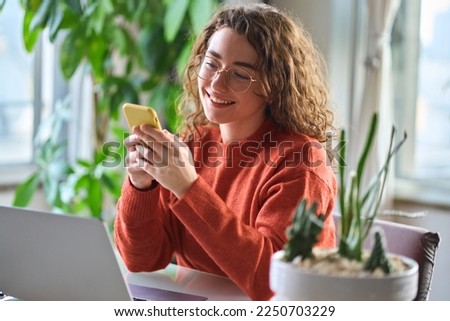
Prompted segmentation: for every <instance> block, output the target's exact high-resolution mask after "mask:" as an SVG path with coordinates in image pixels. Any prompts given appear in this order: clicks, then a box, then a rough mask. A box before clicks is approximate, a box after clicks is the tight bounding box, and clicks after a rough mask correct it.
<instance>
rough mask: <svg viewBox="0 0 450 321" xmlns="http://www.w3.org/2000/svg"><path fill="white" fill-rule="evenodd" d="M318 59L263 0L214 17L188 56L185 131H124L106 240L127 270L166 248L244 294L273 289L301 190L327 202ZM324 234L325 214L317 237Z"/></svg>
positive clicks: (327, 241) (329, 237) (323, 93)
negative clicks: (273, 267) (111, 239)
mask: <svg viewBox="0 0 450 321" xmlns="http://www.w3.org/2000/svg"><path fill="white" fill-rule="evenodd" d="M322 69H323V68H322V60H321V57H320V55H319V54H318V52H317V51H316V50H315V49H314V46H313V43H312V41H311V40H310V38H309V37H308V36H307V34H306V33H305V31H304V30H303V29H301V27H300V26H299V25H298V24H296V22H295V21H293V20H292V19H291V18H289V17H288V16H287V15H285V14H284V13H281V12H279V11H278V10H276V9H275V8H273V7H271V6H268V5H263V4H253V5H250V6H244V7H230V8H223V9H222V10H220V11H219V12H218V13H217V14H216V15H215V16H214V17H213V18H212V20H211V21H210V23H209V24H208V26H206V28H205V29H204V31H203V32H202V33H201V35H200V36H199V37H198V39H197V41H196V43H195V45H194V48H193V53H192V57H191V58H190V60H189V63H188V66H187V72H186V76H185V86H184V87H185V97H184V98H185V99H184V102H183V105H182V106H183V107H184V110H185V111H186V110H189V112H190V114H189V116H188V117H187V120H186V126H185V130H184V134H183V137H184V139H183V140H181V139H180V138H179V136H176V135H173V134H171V133H169V132H167V131H157V130H154V129H152V128H150V127H149V126H145V125H143V126H140V127H139V128H134V129H133V135H130V136H129V137H128V139H127V140H126V141H125V145H126V148H127V150H128V157H127V160H126V164H127V172H128V178H127V179H126V181H125V182H124V185H123V190H122V196H121V198H120V200H119V202H118V205H117V210H118V215H117V218H116V224H115V240H116V243H117V247H118V249H119V251H120V254H121V256H122V258H123V260H124V262H125V264H126V266H127V267H128V269H129V270H130V271H154V270H157V269H161V268H164V267H165V266H166V265H167V264H168V263H170V262H171V260H172V258H173V255H174V254H175V255H176V259H177V263H178V264H180V265H182V266H187V267H191V268H194V269H198V270H201V271H206V272H210V273H215V274H218V275H223V276H226V277H229V278H230V279H231V280H233V281H234V282H235V283H236V284H237V285H238V286H239V287H240V288H241V289H242V290H243V291H244V292H245V293H246V294H247V295H248V296H249V297H250V298H251V299H254V300H267V299H270V298H271V297H272V295H273V293H272V291H271V290H270V288H269V267H270V258H271V255H272V254H273V253H274V252H275V251H277V250H280V249H282V247H283V245H284V243H285V242H286V228H287V227H288V225H289V224H290V223H291V221H292V216H293V213H294V212H295V209H296V206H297V204H298V203H299V201H300V200H301V199H302V198H305V199H307V200H308V201H309V202H310V203H312V202H313V201H316V202H318V204H319V206H318V213H325V214H328V215H329V214H330V213H331V212H332V209H333V207H334V202H335V196H336V189H337V187H336V181H335V176H334V173H333V171H332V168H331V167H330V166H329V164H328V162H327V157H326V153H325V150H324V148H323V147H322V146H323V145H322V144H321V143H320V142H323V141H324V140H325V139H326V132H327V130H329V129H330V128H332V125H331V122H332V113H331V111H330V109H329V108H328V89H327V86H326V83H325V76H324V72H323V71H322ZM144 143H145V144H144ZM334 242H335V235H334V224H333V221H332V216H331V215H329V216H328V217H327V219H326V221H325V228H324V230H323V232H322V234H321V236H320V241H319V242H318V246H322V247H332V246H334V245H335V243H334Z"/></svg>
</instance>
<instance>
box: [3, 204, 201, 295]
mask: <svg viewBox="0 0 450 321" xmlns="http://www.w3.org/2000/svg"><path fill="white" fill-rule="evenodd" d="M113 246H114V245H113V243H112V240H111V237H110V234H109V232H108V228H107V226H106V224H105V223H104V222H102V221H100V220H97V219H92V218H83V217H78V216H70V215H66V214H56V213H49V212H44V211H36V210H31V209H24V208H16V207H7V206H0V292H3V295H4V296H8V297H15V298H18V299H19V300H33V301H35V300H38V301H47V300H50V301H57V300H63V301H89V300H94V301H106V300H113V301H124V300H125V301H129V300H164V301H178V300H186V301H195V300H206V299H207V298H206V297H204V296H199V295H193V294H189V293H182V292H176V291H169V290H164V289H158V288H152V287H147V286H141V285H138V284H128V283H127V281H126V277H125V275H124V273H123V271H122V269H121V265H120V263H119V261H118V259H117V257H116V253H115V251H114V248H113Z"/></svg>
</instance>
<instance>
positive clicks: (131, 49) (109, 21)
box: [14, 0, 219, 217]
mask: <svg viewBox="0 0 450 321" xmlns="http://www.w3.org/2000/svg"><path fill="white" fill-rule="evenodd" d="M218 3H219V0H206V1H204V0H164V1H152V0H143V1H141V0H127V1H124V0H105V1H95V0H86V1H81V0H56V1H54V0H43V1H34V0H21V5H22V7H23V9H24V19H23V42H24V45H25V48H26V49H27V50H28V51H29V52H32V51H33V50H34V49H35V46H36V43H37V41H38V39H39V37H41V36H42V35H43V32H42V31H43V30H44V29H47V30H48V36H49V39H50V41H51V42H59V43H60V47H59V48H60V61H59V62H60V68H61V71H62V74H63V75H64V77H65V78H66V79H67V80H70V79H71V78H72V77H73V75H74V74H75V72H76V71H77V70H80V69H81V70H83V72H84V73H86V74H87V75H88V76H89V78H90V80H91V83H92V86H93V88H94V93H93V97H92V99H91V100H92V105H93V111H92V117H93V118H94V124H95V126H94V127H95V128H94V131H95V133H94V136H93V137H92V140H93V141H94V142H95V147H94V150H93V151H92V157H91V158H89V159H76V160H75V161H74V162H70V163H69V162H68V161H67V160H66V157H65V154H66V142H65V141H63V140H61V138H60V137H62V136H64V135H62V134H61V133H63V131H64V126H65V124H66V123H67V122H69V121H70V120H71V119H70V115H71V113H72V111H71V108H70V106H69V105H68V104H67V102H60V103H59V104H58V106H55V110H54V112H53V114H52V115H51V117H50V118H49V119H47V120H46V121H45V122H44V124H43V126H44V127H50V128H51V131H50V134H47V135H44V134H39V135H38V136H37V137H36V139H35V144H36V150H37V161H36V165H37V166H36V171H35V172H34V173H32V174H31V175H30V177H29V178H28V179H27V180H26V181H24V182H23V183H22V184H21V185H20V186H18V188H17V190H16V195H15V200H14V205H16V206H27V205H28V203H29V202H30V200H31V198H32V197H33V194H34V191H35V190H36V188H37V187H39V186H43V188H44V190H45V193H44V194H45V196H46V200H47V202H48V204H49V205H50V206H51V207H52V208H53V209H54V210H55V211H62V212H65V213H71V214H76V213H80V214H84V215H89V216H93V217H101V216H102V215H103V214H102V213H104V211H105V205H104V203H105V200H106V199H108V198H112V200H113V201H115V200H117V198H118V197H119V195H120V185H121V181H122V179H123V172H124V171H123V167H122V166H120V165H121V164H123V148H114V149H113V148H111V147H112V146H111V145H110V146H108V145H105V143H106V141H107V140H114V141H115V142H117V143H119V144H120V143H121V142H122V140H123V138H124V135H126V133H125V130H124V128H123V127H122V125H121V123H120V106H121V105H122V104H123V103H124V102H132V103H138V104H143V105H151V106H153V107H155V108H156V109H158V112H159V114H160V115H161V116H162V119H163V121H164V123H165V126H166V127H167V128H168V129H170V130H172V131H175V130H176V129H177V126H178V124H179V121H180V119H179V118H178V116H177V113H176V110H175V106H176V99H177V96H178V93H179V91H180V90H181V84H180V82H179V77H178V76H179V74H180V73H181V72H182V71H183V69H184V64H185V61H186V59H187V55H188V54H189V52H190V49H191V46H192V41H191V40H192V39H191V36H193V35H195V34H196V33H198V32H199V31H200V30H201V28H202V27H203V25H204V24H205V23H206V21H207V20H208V19H209V17H210V15H211V14H212V12H213V11H214V7H215V6H216V5H217V4H218ZM117 65H120V66H122V67H121V68H118V67H117ZM40 132H44V131H40ZM111 137H112V138H111ZM114 146H117V144H116V145H114ZM105 164H106V166H105Z"/></svg>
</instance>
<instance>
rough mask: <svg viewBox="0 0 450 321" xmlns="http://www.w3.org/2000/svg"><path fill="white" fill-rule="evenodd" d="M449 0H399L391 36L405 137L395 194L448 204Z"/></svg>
mask: <svg viewBox="0 0 450 321" xmlns="http://www.w3.org/2000/svg"><path fill="white" fill-rule="evenodd" d="M449 30H450V0H439V1H420V0H412V1H411V0H410V1H403V2H402V6H401V8H400V11H399V15H398V17H397V19H396V22H395V24H394V29H393V35H392V50H393V64H394V74H395V78H396V84H395V106H396V118H397V123H399V124H400V125H401V127H403V128H406V130H407V132H408V135H409V139H408V141H409V142H408V143H407V146H405V150H403V151H402V152H401V153H400V155H399V162H398V163H397V175H398V177H399V180H398V181H399V183H398V184H397V188H396V190H397V192H398V193H397V194H398V195H399V197H400V198H403V197H407V198H410V197H411V196H412V197H414V199H415V200H420V201H425V202H434V203H440V204H445V205H450V200H449V199H448V193H449V192H450V32H449Z"/></svg>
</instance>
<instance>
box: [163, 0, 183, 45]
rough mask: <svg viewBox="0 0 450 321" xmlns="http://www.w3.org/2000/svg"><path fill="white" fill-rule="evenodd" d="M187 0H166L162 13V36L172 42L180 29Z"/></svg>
mask: <svg viewBox="0 0 450 321" xmlns="http://www.w3.org/2000/svg"><path fill="white" fill-rule="evenodd" d="M188 5H189V0H171V1H169V2H168V5H167V11H166V14H165V15H164V38H165V39H166V41H167V42H172V41H173V40H174V39H175V37H176V36H177V34H178V31H179V30H180V27H181V23H182V22H183V19H184V17H185V16H186V11H187V9H188Z"/></svg>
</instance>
